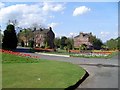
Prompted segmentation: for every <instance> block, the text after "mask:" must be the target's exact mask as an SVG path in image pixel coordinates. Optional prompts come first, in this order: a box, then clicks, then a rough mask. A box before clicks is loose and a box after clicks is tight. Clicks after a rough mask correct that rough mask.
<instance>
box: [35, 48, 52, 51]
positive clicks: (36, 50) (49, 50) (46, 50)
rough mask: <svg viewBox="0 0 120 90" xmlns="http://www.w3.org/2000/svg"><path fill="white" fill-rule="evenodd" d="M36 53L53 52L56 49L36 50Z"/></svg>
mask: <svg viewBox="0 0 120 90" xmlns="http://www.w3.org/2000/svg"><path fill="white" fill-rule="evenodd" d="M34 50H35V51H38V52H39V51H41V52H53V51H54V49H47V48H46V49H43V48H34Z"/></svg>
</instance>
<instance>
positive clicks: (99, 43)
mask: <svg viewBox="0 0 120 90" xmlns="http://www.w3.org/2000/svg"><path fill="white" fill-rule="evenodd" d="M89 41H90V42H91V43H92V45H93V47H94V49H101V46H102V45H103V43H102V41H101V40H100V39H99V38H96V37H95V36H92V35H91V36H90V38H89Z"/></svg>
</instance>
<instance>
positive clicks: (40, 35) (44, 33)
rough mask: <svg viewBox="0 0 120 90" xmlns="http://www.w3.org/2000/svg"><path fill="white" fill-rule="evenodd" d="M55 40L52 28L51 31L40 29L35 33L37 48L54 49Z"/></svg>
mask: <svg viewBox="0 0 120 90" xmlns="http://www.w3.org/2000/svg"><path fill="white" fill-rule="evenodd" d="M54 38H55V34H54V32H53V31H52V28H51V27H50V28H49V29H45V28H40V29H39V30H35V31H34V42H35V47H45V46H46V45H47V46H48V48H54Z"/></svg>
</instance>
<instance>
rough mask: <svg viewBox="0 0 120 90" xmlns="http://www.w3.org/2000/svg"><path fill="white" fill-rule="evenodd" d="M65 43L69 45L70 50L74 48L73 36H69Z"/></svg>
mask: <svg viewBox="0 0 120 90" xmlns="http://www.w3.org/2000/svg"><path fill="white" fill-rule="evenodd" d="M65 43H66V45H67V50H70V49H72V48H73V40H72V39H71V38H67V39H66V41H65Z"/></svg>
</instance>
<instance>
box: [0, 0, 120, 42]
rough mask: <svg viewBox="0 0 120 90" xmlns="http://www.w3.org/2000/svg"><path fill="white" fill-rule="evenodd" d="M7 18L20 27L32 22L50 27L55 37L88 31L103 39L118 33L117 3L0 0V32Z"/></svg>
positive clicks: (27, 25)
mask: <svg viewBox="0 0 120 90" xmlns="http://www.w3.org/2000/svg"><path fill="white" fill-rule="evenodd" d="M8 20H17V21H18V26H19V27H22V28H27V27H31V26H32V25H33V24H38V25H42V26H44V27H49V26H51V27H52V28H53V31H54V32H55V34H56V37H58V36H63V35H64V36H68V37H72V36H76V35H78V34H79V33H80V32H86V33H89V32H92V33H93V35H96V36H97V37H98V38H100V39H101V40H102V41H103V42H105V41H106V40H109V39H110V38H116V37H117V36H118V3H117V2H60V3H59V2H40V3H38V2H32V3H31V2H9V3H8V2H4V3H3V2H1V3H0V25H1V29H2V31H3V30H4V29H5V27H6V23H7V22H8Z"/></svg>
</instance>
